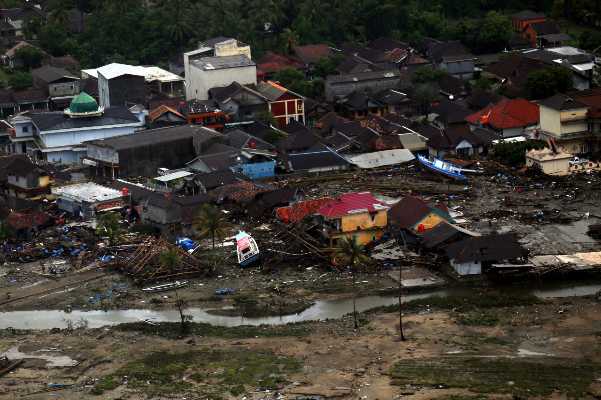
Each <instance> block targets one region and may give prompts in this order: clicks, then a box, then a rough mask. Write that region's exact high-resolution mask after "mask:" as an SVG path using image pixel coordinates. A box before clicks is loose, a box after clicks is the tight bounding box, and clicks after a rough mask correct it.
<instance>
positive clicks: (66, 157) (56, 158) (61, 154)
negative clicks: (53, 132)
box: [44, 150, 86, 165]
mask: <svg viewBox="0 0 601 400" xmlns="http://www.w3.org/2000/svg"><path fill="white" fill-rule="evenodd" d="M44 156H45V158H46V161H48V162H49V163H53V164H65V165H69V164H79V163H81V159H82V158H84V157H85V156H86V152H85V151H73V150H61V151H51V152H48V153H44Z"/></svg>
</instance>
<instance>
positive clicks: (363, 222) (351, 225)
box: [340, 210, 388, 232]
mask: <svg viewBox="0 0 601 400" xmlns="http://www.w3.org/2000/svg"><path fill="white" fill-rule="evenodd" d="M387 224H388V213H387V212H386V210H381V211H378V212H376V213H375V214H373V215H372V214H370V213H361V214H351V215H345V216H344V217H342V219H341V226H340V228H341V230H342V232H353V231H362V230H366V229H372V228H383V227H386V225H387Z"/></svg>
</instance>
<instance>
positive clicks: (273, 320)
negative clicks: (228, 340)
mask: <svg viewBox="0 0 601 400" xmlns="http://www.w3.org/2000/svg"><path fill="white" fill-rule="evenodd" d="M469 290H470V289H465V288H464V289H442V290H436V291H432V292H427V293H413V294H406V295H403V302H406V301H411V300H416V299H424V298H430V297H433V296H448V295H449V294H466V293H468V292H469ZM508 290H512V291H514V292H515V293H520V294H524V293H528V292H530V293H531V294H533V295H535V296H537V297H539V298H542V299H549V298H560V297H572V296H587V295H593V294H595V293H597V292H598V291H600V290H601V284H600V283H591V282H568V283H557V284H545V285H544V287H543V288H537V289H525V288H510V289H508ZM397 303H398V298H397V297H396V296H365V297H360V298H358V299H357V310H358V311H360V312H361V311H365V310H369V309H371V308H374V307H379V306H387V305H392V304H397ZM352 311H353V301H352V299H338V300H319V301H316V302H315V304H313V305H312V306H311V307H309V308H307V309H306V310H304V311H303V312H301V313H298V314H292V315H284V316H276V317H263V318H244V317H231V316H220V315H214V314H209V313H207V310H206V309H202V308H189V309H188V310H187V311H186V314H189V315H192V317H193V321H194V322H203V323H208V324H211V325H215V326H225V327H235V326H241V325H254V326H257V325H283V324H288V323H292V322H303V321H320V320H326V319H335V318H340V317H342V316H344V315H346V314H349V313H351V312H352ZM69 321H70V322H69ZM80 321H86V324H87V326H88V327H89V328H100V327H103V326H113V325H119V324H124V323H130V322H140V321H149V322H178V321H179V314H178V312H177V311H176V310H151V309H128V310H109V311H102V310H94V311H77V310H75V311H72V312H69V313H67V312H65V311H61V310H40V311H10V312H2V313H0V329H6V328H9V327H12V328H15V329H26V330H27V329H31V330H38V329H52V328H61V329H62V328H66V327H67V326H68V325H69V324H75V325H77V324H78V323H79V322H80Z"/></svg>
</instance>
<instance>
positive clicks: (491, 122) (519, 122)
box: [465, 99, 539, 138]
mask: <svg viewBox="0 0 601 400" xmlns="http://www.w3.org/2000/svg"><path fill="white" fill-rule="evenodd" d="M465 120H466V121H467V122H468V123H469V124H470V125H471V126H472V127H479V126H485V127H487V128H490V129H492V130H494V131H496V132H498V133H499V134H500V135H501V136H502V137H503V138H508V137H514V136H527V137H530V136H531V134H532V132H533V131H534V130H535V129H537V127H538V123H539V109H538V105H537V104H536V103H532V102H530V101H528V100H525V99H513V100H509V99H503V100H501V101H500V102H498V103H496V104H492V105H490V106H488V107H485V108H483V109H482V110H480V111H478V112H476V113H473V114H470V115H468V116H467V117H466V118H465Z"/></svg>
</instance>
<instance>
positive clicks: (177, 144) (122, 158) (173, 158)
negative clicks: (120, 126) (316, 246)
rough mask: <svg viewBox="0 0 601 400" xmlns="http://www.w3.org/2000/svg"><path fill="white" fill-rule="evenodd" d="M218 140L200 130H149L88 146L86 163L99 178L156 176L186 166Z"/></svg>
mask: <svg viewBox="0 0 601 400" xmlns="http://www.w3.org/2000/svg"><path fill="white" fill-rule="evenodd" d="M219 140H222V136H221V135H220V134H219V133H217V132H215V131H213V130H210V129H207V128H204V127H200V126H193V125H183V126H172V127H164V128H157V129H149V130H145V131H142V132H138V133H136V134H135V135H125V136H117V137H111V138H107V139H100V140H92V141H88V142H86V143H85V147H86V158H85V159H84V161H83V163H84V164H85V165H88V166H90V167H91V168H90V172H91V173H92V174H93V175H94V176H97V177H104V178H110V179H116V178H119V177H128V176H148V175H154V174H156V172H157V170H158V169H159V168H168V169H173V168H180V167H182V166H184V164H185V163H186V162H188V161H190V160H192V159H194V158H195V157H196V156H197V155H198V154H200V152H201V151H202V149H203V148H207V147H209V146H210V145H211V144H212V143H215V142H217V141H219Z"/></svg>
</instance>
